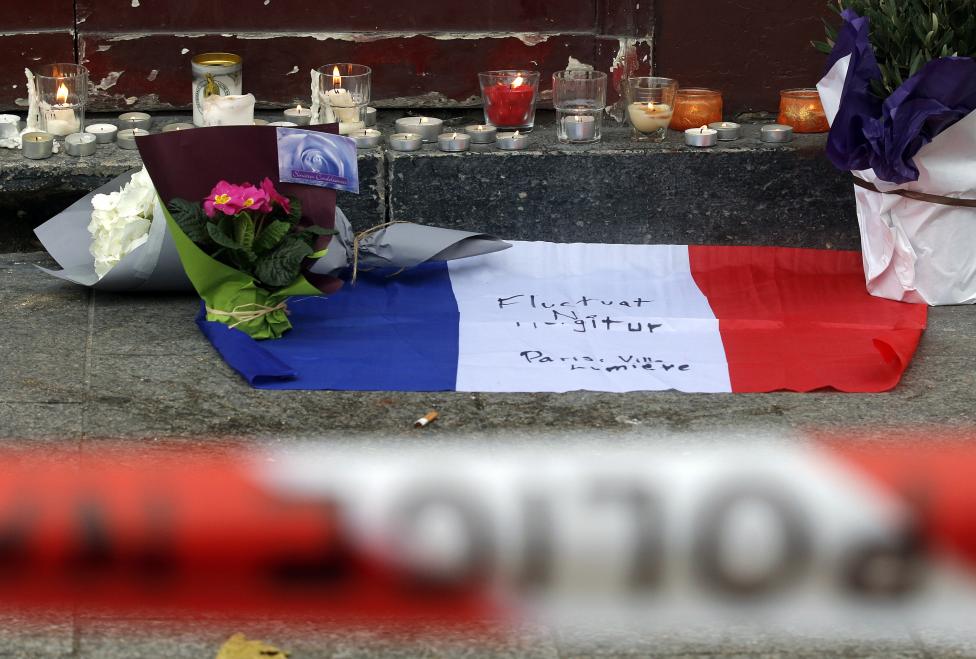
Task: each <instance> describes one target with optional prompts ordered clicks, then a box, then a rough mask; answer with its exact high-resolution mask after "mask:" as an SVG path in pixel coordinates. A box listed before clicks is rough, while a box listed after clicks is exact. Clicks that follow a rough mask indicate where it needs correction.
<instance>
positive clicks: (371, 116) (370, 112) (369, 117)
mask: <svg viewBox="0 0 976 659" xmlns="http://www.w3.org/2000/svg"><path fill="white" fill-rule="evenodd" d="M365 117H366V127H367V128H369V127H371V126H375V125H376V108H366V113H365Z"/></svg>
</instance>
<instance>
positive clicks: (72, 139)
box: [64, 133, 98, 157]
mask: <svg viewBox="0 0 976 659" xmlns="http://www.w3.org/2000/svg"><path fill="white" fill-rule="evenodd" d="M97 146H98V143H97V141H96V138H95V136H94V135H92V134H91V133H71V135H68V136H67V137H66V138H64V149H65V151H67V152H68V155H69V156H76V157H80V156H92V155H95V148H96V147H97Z"/></svg>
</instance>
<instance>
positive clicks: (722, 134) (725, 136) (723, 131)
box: [708, 121, 742, 142]
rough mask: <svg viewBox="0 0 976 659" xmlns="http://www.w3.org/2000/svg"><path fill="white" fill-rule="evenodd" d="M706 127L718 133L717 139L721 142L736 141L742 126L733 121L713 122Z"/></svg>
mask: <svg viewBox="0 0 976 659" xmlns="http://www.w3.org/2000/svg"><path fill="white" fill-rule="evenodd" d="M708 127H709V128H711V129H713V130H715V131H718V139H719V140H721V141H723V142H728V141H730V140H737V139H739V137H740V135H741V133H742V126H740V125H739V124H737V123H735V122H734V121H715V122H712V123H710V124H708Z"/></svg>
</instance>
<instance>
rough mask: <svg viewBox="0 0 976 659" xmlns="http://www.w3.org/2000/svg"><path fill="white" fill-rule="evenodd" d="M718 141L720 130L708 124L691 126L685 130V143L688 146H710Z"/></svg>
mask: <svg viewBox="0 0 976 659" xmlns="http://www.w3.org/2000/svg"><path fill="white" fill-rule="evenodd" d="M717 143H718V131H717V130H715V129H714V128H709V127H708V126H702V127H701V128H689V129H688V130H686V131H685V144H687V145H688V146H697V147H708V146H715V144H717Z"/></svg>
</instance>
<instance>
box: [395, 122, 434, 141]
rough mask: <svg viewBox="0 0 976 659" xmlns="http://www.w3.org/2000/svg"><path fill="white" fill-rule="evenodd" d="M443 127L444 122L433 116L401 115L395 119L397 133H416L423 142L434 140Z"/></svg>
mask: <svg viewBox="0 0 976 659" xmlns="http://www.w3.org/2000/svg"><path fill="white" fill-rule="evenodd" d="M443 128H444V122H443V121H441V120H440V119H434V118H433V117H403V118H402V119H397V120H396V131H397V132H398V133H416V134H418V135H420V137H421V138H422V139H423V140H424V142H436V141H437V136H438V135H440V134H441V130H442V129H443Z"/></svg>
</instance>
